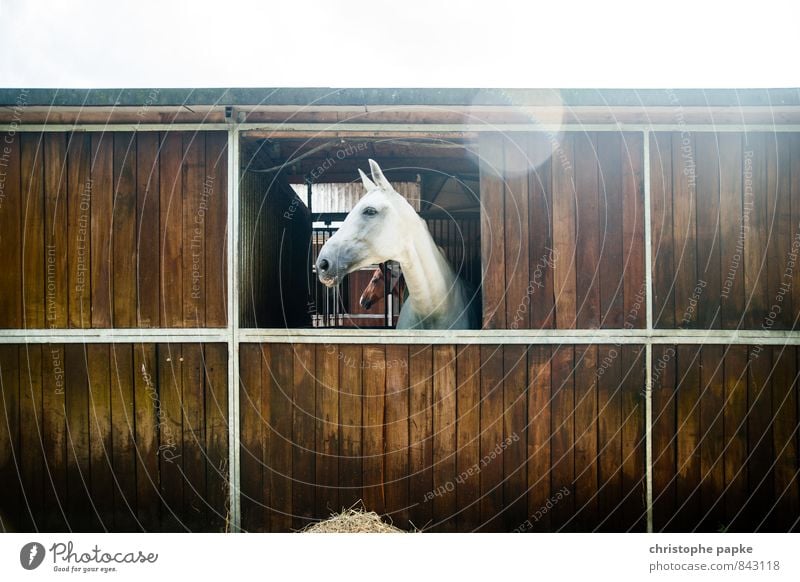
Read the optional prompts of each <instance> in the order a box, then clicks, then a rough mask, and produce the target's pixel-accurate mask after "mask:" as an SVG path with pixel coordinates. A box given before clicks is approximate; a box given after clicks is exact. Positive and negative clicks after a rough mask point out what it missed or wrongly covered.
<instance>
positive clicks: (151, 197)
mask: <svg viewBox="0 0 800 582" xmlns="http://www.w3.org/2000/svg"><path fill="white" fill-rule="evenodd" d="M159 170H160V167H159V135H158V134H157V133H154V132H144V133H141V134H139V135H138V136H137V137H136V251H137V252H136V293H137V298H136V301H137V304H136V305H137V308H136V318H137V319H136V322H137V325H138V326H139V327H158V326H159V323H160V321H161V319H160V315H159V292H160V289H161V285H160V278H159V275H160V268H159V265H160V252H159V248H160V247H159V242H160V236H159V233H160V232H161V230H160V218H159V217H160V211H159V204H160V196H159V185H160V173H159Z"/></svg>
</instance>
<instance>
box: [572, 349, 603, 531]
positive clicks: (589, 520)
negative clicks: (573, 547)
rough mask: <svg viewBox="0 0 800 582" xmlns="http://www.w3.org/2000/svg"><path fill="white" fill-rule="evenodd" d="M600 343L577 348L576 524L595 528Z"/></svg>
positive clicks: (580, 529)
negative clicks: (598, 354) (598, 353)
mask: <svg viewBox="0 0 800 582" xmlns="http://www.w3.org/2000/svg"><path fill="white" fill-rule="evenodd" d="M596 377H597V346H577V347H576V348H575V501H574V503H575V511H576V517H575V526H576V527H577V529H578V530H579V531H592V530H594V529H595V528H596V527H597V525H598V519H597V477H598V475H597V473H598V471H597V454H598V443H597V415H598V409H597V382H596Z"/></svg>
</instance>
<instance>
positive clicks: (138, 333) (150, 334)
mask: <svg viewBox="0 0 800 582" xmlns="http://www.w3.org/2000/svg"><path fill="white" fill-rule="evenodd" d="M228 339H229V334H228V332H227V330H225V329H217V328H211V329H209V328H179V329H160V328H146V329H139V328H136V329H3V330H0V344H15V343H23V344H42V343H54V344H80V343H87V344H92V343H112V344H121V343H171V342H176V343H181V342H182V343H186V342H198V343H219V342H227V341H228Z"/></svg>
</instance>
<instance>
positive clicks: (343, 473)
mask: <svg viewBox="0 0 800 582" xmlns="http://www.w3.org/2000/svg"><path fill="white" fill-rule="evenodd" d="M339 350H340V352H339V353H340V354H341V356H340V358H339V419H340V422H341V427H340V430H339V455H340V456H339V503H340V505H341V506H342V507H352V506H353V505H355V504H356V503H357V502H358V500H359V499H361V497H362V493H361V491H362V490H361V485H362V483H363V479H362V434H361V427H362V426H363V425H364V422H363V417H362V414H363V410H362V408H363V398H362V394H363V393H362V384H361V370H360V368H358V366H359V363H360V362H361V357H362V348H361V346H355V345H341V346H339Z"/></svg>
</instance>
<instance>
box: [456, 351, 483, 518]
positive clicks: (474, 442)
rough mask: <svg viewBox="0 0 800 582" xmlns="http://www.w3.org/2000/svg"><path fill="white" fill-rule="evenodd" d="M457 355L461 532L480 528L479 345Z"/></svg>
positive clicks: (458, 490)
mask: <svg viewBox="0 0 800 582" xmlns="http://www.w3.org/2000/svg"><path fill="white" fill-rule="evenodd" d="M458 350H459V351H458V354H457V356H456V359H457V362H456V378H457V384H458V388H457V390H456V410H457V411H458V415H457V418H456V443H457V447H458V448H457V453H456V469H457V471H458V479H457V480H456V498H457V501H458V515H457V516H456V525H457V530H458V531H459V532H466V531H473V530H474V529H476V528H477V527H478V526H479V525H480V517H481V516H480V503H479V502H480V474H479V472H478V471H479V469H480V431H481V415H480V406H481V384H480V381H481V377H480V366H481V354H480V348H479V347H478V346H476V345H467V346H460V347H459V348H458Z"/></svg>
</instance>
